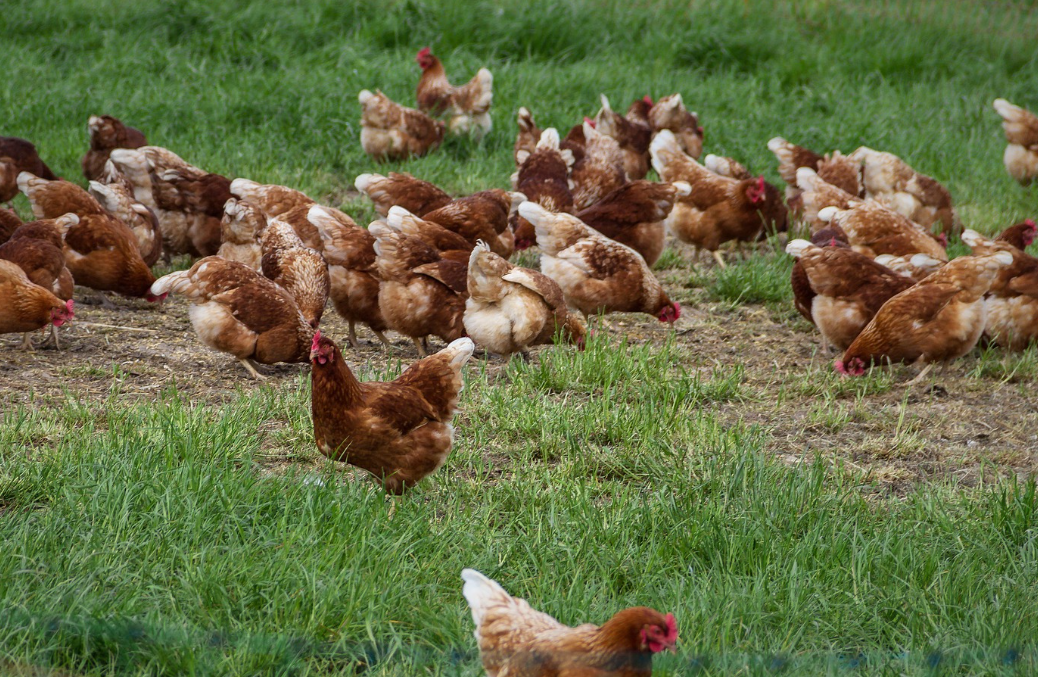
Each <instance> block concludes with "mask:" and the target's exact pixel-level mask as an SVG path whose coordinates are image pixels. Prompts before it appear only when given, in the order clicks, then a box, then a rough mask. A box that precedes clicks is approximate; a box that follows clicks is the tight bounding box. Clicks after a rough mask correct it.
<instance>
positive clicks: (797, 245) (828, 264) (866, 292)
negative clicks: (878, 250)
mask: <svg viewBox="0 0 1038 677" xmlns="http://www.w3.org/2000/svg"><path fill="white" fill-rule="evenodd" d="M786 252H787V253H789V254H792V255H793V256H794V257H796V259H797V263H798V264H800V266H801V267H802V268H803V271H804V273H805V274H806V277H807V282H808V285H809V289H808V290H802V289H797V288H796V287H795V286H794V295H800V296H804V295H805V294H804V292H805V291H808V292H809V293H810V302H809V303H810V305H809V306H808V308H809V309H810V313H811V317H810V319H811V321H812V322H813V323H814V324H815V326H817V327H818V330H819V331H820V332H821V333H822V350H823V352H829V346H830V344H831V345H833V346H836V347H837V348H838V349H840V350H846V349H847V347H848V346H849V345H850V344H851V342H852V341H853V340H854V339H855V338H856V337H857V336H858V334H859V333H861V330H862V329H863V328H864V327H865V325H867V324H868V323H869V320H871V319H872V318H873V317H874V316H875V314H876V312H877V311H878V310H879V309H880V306H882V305H883V304H884V303H885V302H886V301H887V299H889V298H890V297H892V296H894V295H895V294H898V293H900V292H903V291H904V290H906V289H908V288H909V287H911V286H912V285H913V284H915V281H914V280H912V279H911V278H908V277H904V276H902V275H899V274H897V273H895V272H894V271H892V270H890V269H889V268H885V267H883V266H881V265H879V264H878V263H876V262H874V261H873V260H872V259H870V258H869V257H867V256H865V255H864V254H859V253H857V252H856V251H853V250H852V249H849V248H846V247H840V246H828V247H818V246H815V245H814V244H811V243H810V242H808V241H807V240H792V241H791V242H790V243H789V244H788V245H786ZM794 284H795V282H794ZM798 292H799V294H798ZM797 301H798V302H799V303H798V307H799V306H800V305H804V306H807V305H808V302H807V300H806V299H804V298H798V299H797Z"/></svg>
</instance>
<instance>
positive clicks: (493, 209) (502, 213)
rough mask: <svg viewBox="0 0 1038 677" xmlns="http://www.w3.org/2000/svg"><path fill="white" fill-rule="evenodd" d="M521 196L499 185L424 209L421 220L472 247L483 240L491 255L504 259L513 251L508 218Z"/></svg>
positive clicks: (511, 233)
mask: <svg viewBox="0 0 1038 677" xmlns="http://www.w3.org/2000/svg"><path fill="white" fill-rule="evenodd" d="M525 199H526V196H525V195H523V194H521V193H509V192H508V191H505V190H501V189H500V188H494V189H492V190H483V191H480V192H478V193H473V194H472V195H469V196H468V197H461V198H458V199H457V200H454V201H453V202H451V203H450V204H448V205H445V206H443V207H440V208H439V209H435V210H433V211H431V212H426V213H425V214H423V215H422V219H423V220H425V221H432V222H433V223H437V224H439V225H441V226H443V227H444V228H446V229H447V230H452V231H454V232H455V233H457V234H458V235H461V236H462V237H463V238H465V239H466V240H468V241H469V243H470V244H471V245H472V246H475V245H476V242H478V241H479V240H483V241H484V242H486V243H487V244H489V245H490V249H491V250H493V252H494V253H495V254H497V255H499V256H503V257H505V258H506V259H507V258H508V257H510V256H511V255H512V252H514V251H515V233H513V232H512V229H511V228H509V227H508V221H509V217H510V216H511V214H512V213H513V212H514V211H515V209H516V207H518V206H519V203H521V202H522V201H523V200H525Z"/></svg>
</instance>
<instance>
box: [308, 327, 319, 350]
mask: <svg viewBox="0 0 1038 677" xmlns="http://www.w3.org/2000/svg"><path fill="white" fill-rule="evenodd" d="M320 342H321V332H320V330H318V331H315V332H314V340H313V343H311V344H310V350H311V351H314V350H317V344H318V343H320Z"/></svg>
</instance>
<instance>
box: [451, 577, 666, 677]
mask: <svg viewBox="0 0 1038 677" xmlns="http://www.w3.org/2000/svg"><path fill="white" fill-rule="evenodd" d="M461 578H462V580H463V581H464V582H465V585H464V587H463V588H462V594H463V595H464V596H465V601H467V602H468V604H469V608H470V609H471V610H472V620H473V622H474V623H475V624H476V632H475V636H476V643H477V644H478V646H479V653H480V655H481V657H482V659H483V668H484V669H485V670H486V672H487V675H488V677H511V676H513V675H514V676H515V677H650V676H651V675H652V656H653V654H657V653H660V652H661V651H670V652H672V653H674V652H676V645H677V642H678V625H677V621H676V620H675V619H674V615H673V614H666V615H664V614H661V613H660V612H658V611H656V610H655V609H650V608H648V607H632V608H629V609H624V610H623V611H619V612H617V613H616V614H614V615H613V617H612V618H610V619H609V620H608V621H606V622H605V623H603V624H602V625H601V626H597V625H591V624H590V623H585V624H583V625H579V626H577V627H575V628H571V627H568V626H565V625H563V624H562V623H559V622H558V621H557V620H555V619H554V618H552V617H551V616H549V615H548V614H546V613H543V612H541V611H537V610H536V609H534V608H533V607H531V606H530V604H529V603H528V602H527V601H526V600H524V599H520V598H518V597H512V596H511V595H509V594H508V593H507V592H505V590H504V588H502V587H501V586H500V585H498V583H497V582H496V581H493V580H491V579H489V578H487V577H486V576H484V575H483V574H481V573H479V572H478V571H476V570H474V569H465V570H464V571H462V572H461Z"/></svg>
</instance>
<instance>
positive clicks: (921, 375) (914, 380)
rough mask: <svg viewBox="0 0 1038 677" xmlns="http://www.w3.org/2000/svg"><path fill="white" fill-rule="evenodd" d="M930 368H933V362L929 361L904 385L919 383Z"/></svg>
mask: <svg viewBox="0 0 1038 677" xmlns="http://www.w3.org/2000/svg"><path fill="white" fill-rule="evenodd" d="M931 369H933V362H930V363H929V364H927V365H926V366H925V367H923V370H922V371H921V372H919V374H918V375H917V376H916V377H915V378H914V379H912V380H911V381H909V382H908V383H906V384H905V385H906V386H914V385H915V384H917V383H921V382H922V381H923V379H924V378H926V375H927V374H929V373H930V370H931Z"/></svg>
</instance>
